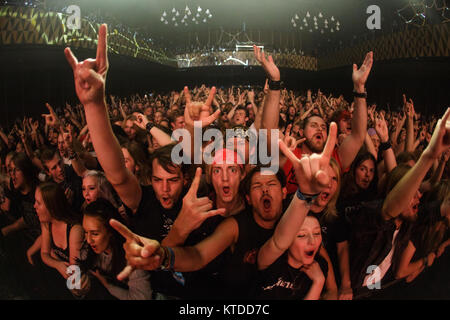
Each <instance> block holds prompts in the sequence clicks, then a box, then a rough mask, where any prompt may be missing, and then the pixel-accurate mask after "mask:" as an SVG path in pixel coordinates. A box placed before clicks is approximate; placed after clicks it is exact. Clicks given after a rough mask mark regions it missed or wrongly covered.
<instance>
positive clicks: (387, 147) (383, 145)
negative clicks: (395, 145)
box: [379, 141, 392, 151]
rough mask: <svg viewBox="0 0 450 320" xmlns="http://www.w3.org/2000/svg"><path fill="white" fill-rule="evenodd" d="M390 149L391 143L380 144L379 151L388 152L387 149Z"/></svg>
mask: <svg viewBox="0 0 450 320" xmlns="http://www.w3.org/2000/svg"><path fill="white" fill-rule="evenodd" d="M390 148H392V145H391V143H390V142H389V141H388V142H382V143H380V147H379V149H380V150H381V151H386V150H388V149H390Z"/></svg>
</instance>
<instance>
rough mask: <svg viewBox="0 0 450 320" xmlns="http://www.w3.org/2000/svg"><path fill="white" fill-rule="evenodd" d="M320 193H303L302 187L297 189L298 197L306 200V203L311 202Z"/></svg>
mask: <svg viewBox="0 0 450 320" xmlns="http://www.w3.org/2000/svg"><path fill="white" fill-rule="evenodd" d="M319 194H320V193H316V194H307V193H302V192H301V191H300V189H297V192H296V195H297V198H299V199H300V200H304V201H306V203H308V204H310V203H311V202H313V201H314V199H316V198H317V197H318V196H319Z"/></svg>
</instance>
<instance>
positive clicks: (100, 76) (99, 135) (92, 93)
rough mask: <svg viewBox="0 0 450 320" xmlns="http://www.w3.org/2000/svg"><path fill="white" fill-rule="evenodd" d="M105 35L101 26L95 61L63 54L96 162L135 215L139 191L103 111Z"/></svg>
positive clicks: (103, 27)
mask: <svg viewBox="0 0 450 320" xmlns="http://www.w3.org/2000/svg"><path fill="white" fill-rule="evenodd" d="M106 35H107V27H106V25H105V24H103V25H101V27H100V29H99V40H98V47H97V57H96V59H87V60H85V61H83V62H78V60H77V59H76V58H75V56H74V55H73V53H72V51H71V50H70V49H69V48H66V49H65V51H64V53H65V55H66V58H67V61H68V62H69V64H70V66H71V67H72V69H73V74H74V78H75V90H76V92H77V95H78V98H79V99H80V102H81V103H82V105H83V106H84V111H85V114H86V121H87V125H88V128H89V132H90V135H91V138H92V144H93V145H94V149H95V151H96V153H97V158H98V161H99V162H100V164H101V166H102V168H103V170H104V171H105V175H106V178H107V179H108V181H109V182H110V183H111V184H112V186H113V187H114V189H115V190H116V191H117V193H118V195H119V197H120V198H121V199H122V201H123V202H124V203H125V205H127V206H128V207H129V208H130V209H131V210H132V211H133V212H134V211H136V210H137V208H138V206H139V203H140V201H141V197H142V190H141V187H140V185H139V182H138V180H137V178H136V177H135V176H134V175H133V174H132V173H131V172H130V171H129V170H128V169H127V168H126V167H125V160H124V157H123V154H122V150H121V148H120V145H119V142H118V141H117V139H116V138H115V136H114V134H113V131H112V128H111V124H110V121H109V119H108V112H107V108H106V101H105V81H106V73H107V71H108V56H107V41H106Z"/></svg>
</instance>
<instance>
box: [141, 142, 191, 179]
mask: <svg viewBox="0 0 450 320" xmlns="http://www.w3.org/2000/svg"><path fill="white" fill-rule="evenodd" d="M175 145H176V144H168V145H166V146H163V147H161V148H158V149H156V150H155V152H153V153H152V155H151V156H150V163H151V166H152V170H153V160H156V161H157V162H158V164H159V165H160V166H161V167H163V169H164V170H166V171H167V172H170V173H175V171H176V168H180V169H181V172H182V173H183V174H185V173H187V171H188V167H187V166H186V165H185V164H181V165H178V164H175V163H173V162H172V150H173V148H174V147H175Z"/></svg>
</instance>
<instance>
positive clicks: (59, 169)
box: [41, 149, 84, 212]
mask: <svg viewBox="0 0 450 320" xmlns="http://www.w3.org/2000/svg"><path fill="white" fill-rule="evenodd" d="M71 160H72V161H73V160H75V159H71ZM77 160H78V161H79V159H77ZM41 161H42V164H43V165H44V168H45V170H46V173H47V175H48V176H49V178H50V180H53V182H55V183H57V184H59V185H60V186H61V187H62V188H63V190H64V191H65V194H66V197H67V200H68V201H69V203H70V204H71V205H72V207H73V208H74V209H75V210H76V211H77V212H80V210H81V206H82V204H83V202H84V199H83V193H82V185H83V181H82V178H81V177H80V176H78V174H77V173H76V172H75V170H74V168H73V166H70V165H67V164H64V162H63V160H62V159H61V156H60V155H59V151H58V150H56V149H46V150H44V151H43V152H42V154H41Z"/></svg>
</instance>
